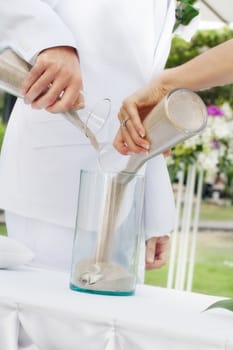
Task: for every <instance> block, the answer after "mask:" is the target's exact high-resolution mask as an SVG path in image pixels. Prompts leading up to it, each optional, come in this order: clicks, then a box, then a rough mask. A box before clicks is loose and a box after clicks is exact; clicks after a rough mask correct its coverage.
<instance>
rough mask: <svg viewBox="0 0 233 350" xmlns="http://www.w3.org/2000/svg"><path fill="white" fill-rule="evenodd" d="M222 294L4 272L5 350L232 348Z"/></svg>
mask: <svg viewBox="0 0 233 350" xmlns="http://www.w3.org/2000/svg"><path fill="white" fill-rule="evenodd" d="M218 299H219V298H217V297H212V296H207V295H202V294H195V293H188V292H179V291H175V290H168V289H164V288H159V287H150V286H143V285H142V286H138V287H137V290H136V294H135V295H134V296H129V297H113V296H103V295H92V294H86V293H80V292H74V291H71V290H70V289H69V275H68V274H67V273H64V272H57V271H45V270H40V269H30V268H22V269H18V270H0V350H18V349H24V350H26V349H27V350H113V349H114V350H170V349H171V350H215V349H216V350H217V349H218V350H220V349H221V350H232V349H233V313H231V312H229V311H227V310H222V309H215V310H210V311H208V312H204V313H203V312H202V311H203V310H204V309H205V308H206V307H207V306H208V305H210V304H211V303H212V302H214V301H216V300H218Z"/></svg>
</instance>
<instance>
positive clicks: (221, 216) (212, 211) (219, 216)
mask: <svg viewBox="0 0 233 350" xmlns="http://www.w3.org/2000/svg"><path fill="white" fill-rule="evenodd" d="M200 220H203V221H204V220H207V221H209V220H210V221H212V220H215V221H233V205H226V206H222V207H221V206H217V205H215V204H209V203H206V202H204V201H202V203H201V208H200Z"/></svg>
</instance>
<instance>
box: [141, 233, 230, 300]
mask: <svg viewBox="0 0 233 350" xmlns="http://www.w3.org/2000/svg"><path fill="white" fill-rule="evenodd" d="M167 272H168V264H167V265H166V266H164V267H162V268H161V269H159V270H152V271H147V272H146V278H145V283H146V284H150V285H156V286H162V287H165V286H166V282H167ZM192 291H193V292H198V293H204V294H210V295H218V296H224V297H231V298H232V297H233V232H232V233H230V232H227V233H224V232H219V233H205V232H203V233H199V234H198V238H197V249H196V262H195V270H194V278H193V288H192Z"/></svg>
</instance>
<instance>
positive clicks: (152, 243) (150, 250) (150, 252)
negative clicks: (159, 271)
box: [146, 237, 157, 264]
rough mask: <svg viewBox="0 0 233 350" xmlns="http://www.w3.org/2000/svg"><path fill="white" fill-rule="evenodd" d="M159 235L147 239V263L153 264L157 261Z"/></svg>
mask: <svg viewBox="0 0 233 350" xmlns="http://www.w3.org/2000/svg"><path fill="white" fill-rule="evenodd" d="M156 243H157V237H152V238H150V239H148V240H147V241H146V263H147V264H153V263H154V261H155V252H156Z"/></svg>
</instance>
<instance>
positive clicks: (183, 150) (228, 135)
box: [168, 104, 233, 173]
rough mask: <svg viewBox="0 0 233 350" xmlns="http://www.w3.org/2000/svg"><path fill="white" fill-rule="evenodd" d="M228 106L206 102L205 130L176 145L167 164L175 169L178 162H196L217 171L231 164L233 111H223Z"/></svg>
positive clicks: (232, 152) (200, 165)
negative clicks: (206, 119) (206, 117)
mask: <svg viewBox="0 0 233 350" xmlns="http://www.w3.org/2000/svg"><path fill="white" fill-rule="evenodd" d="M224 109H226V110H228V106H226V104H225V106H224V108H219V107H218V106H215V105H209V106H207V112H208V121H207V126H206V128H205V130H204V131H203V132H202V133H201V134H198V135H195V136H193V137H191V138H189V139H187V140H186V141H184V142H183V143H180V144H178V145H177V146H175V147H174V148H173V150H172V152H171V155H170V157H169V158H168V165H169V167H170V168H172V167H174V168H175V169H176V170H178V168H179V166H180V165H181V164H184V165H185V166H188V165H189V164H190V163H196V164H197V166H198V167H199V168H202V169H203V170H205V171H206V172H207V171H208V172H212V173H214V172H217V171H218V170H221V171H223V172H225V170H226V169H229V168H232V167H233V137H232V135H233V115H232V111H231V115H229V111H228V114H226V113H225V111H224Z"/></svg>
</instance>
